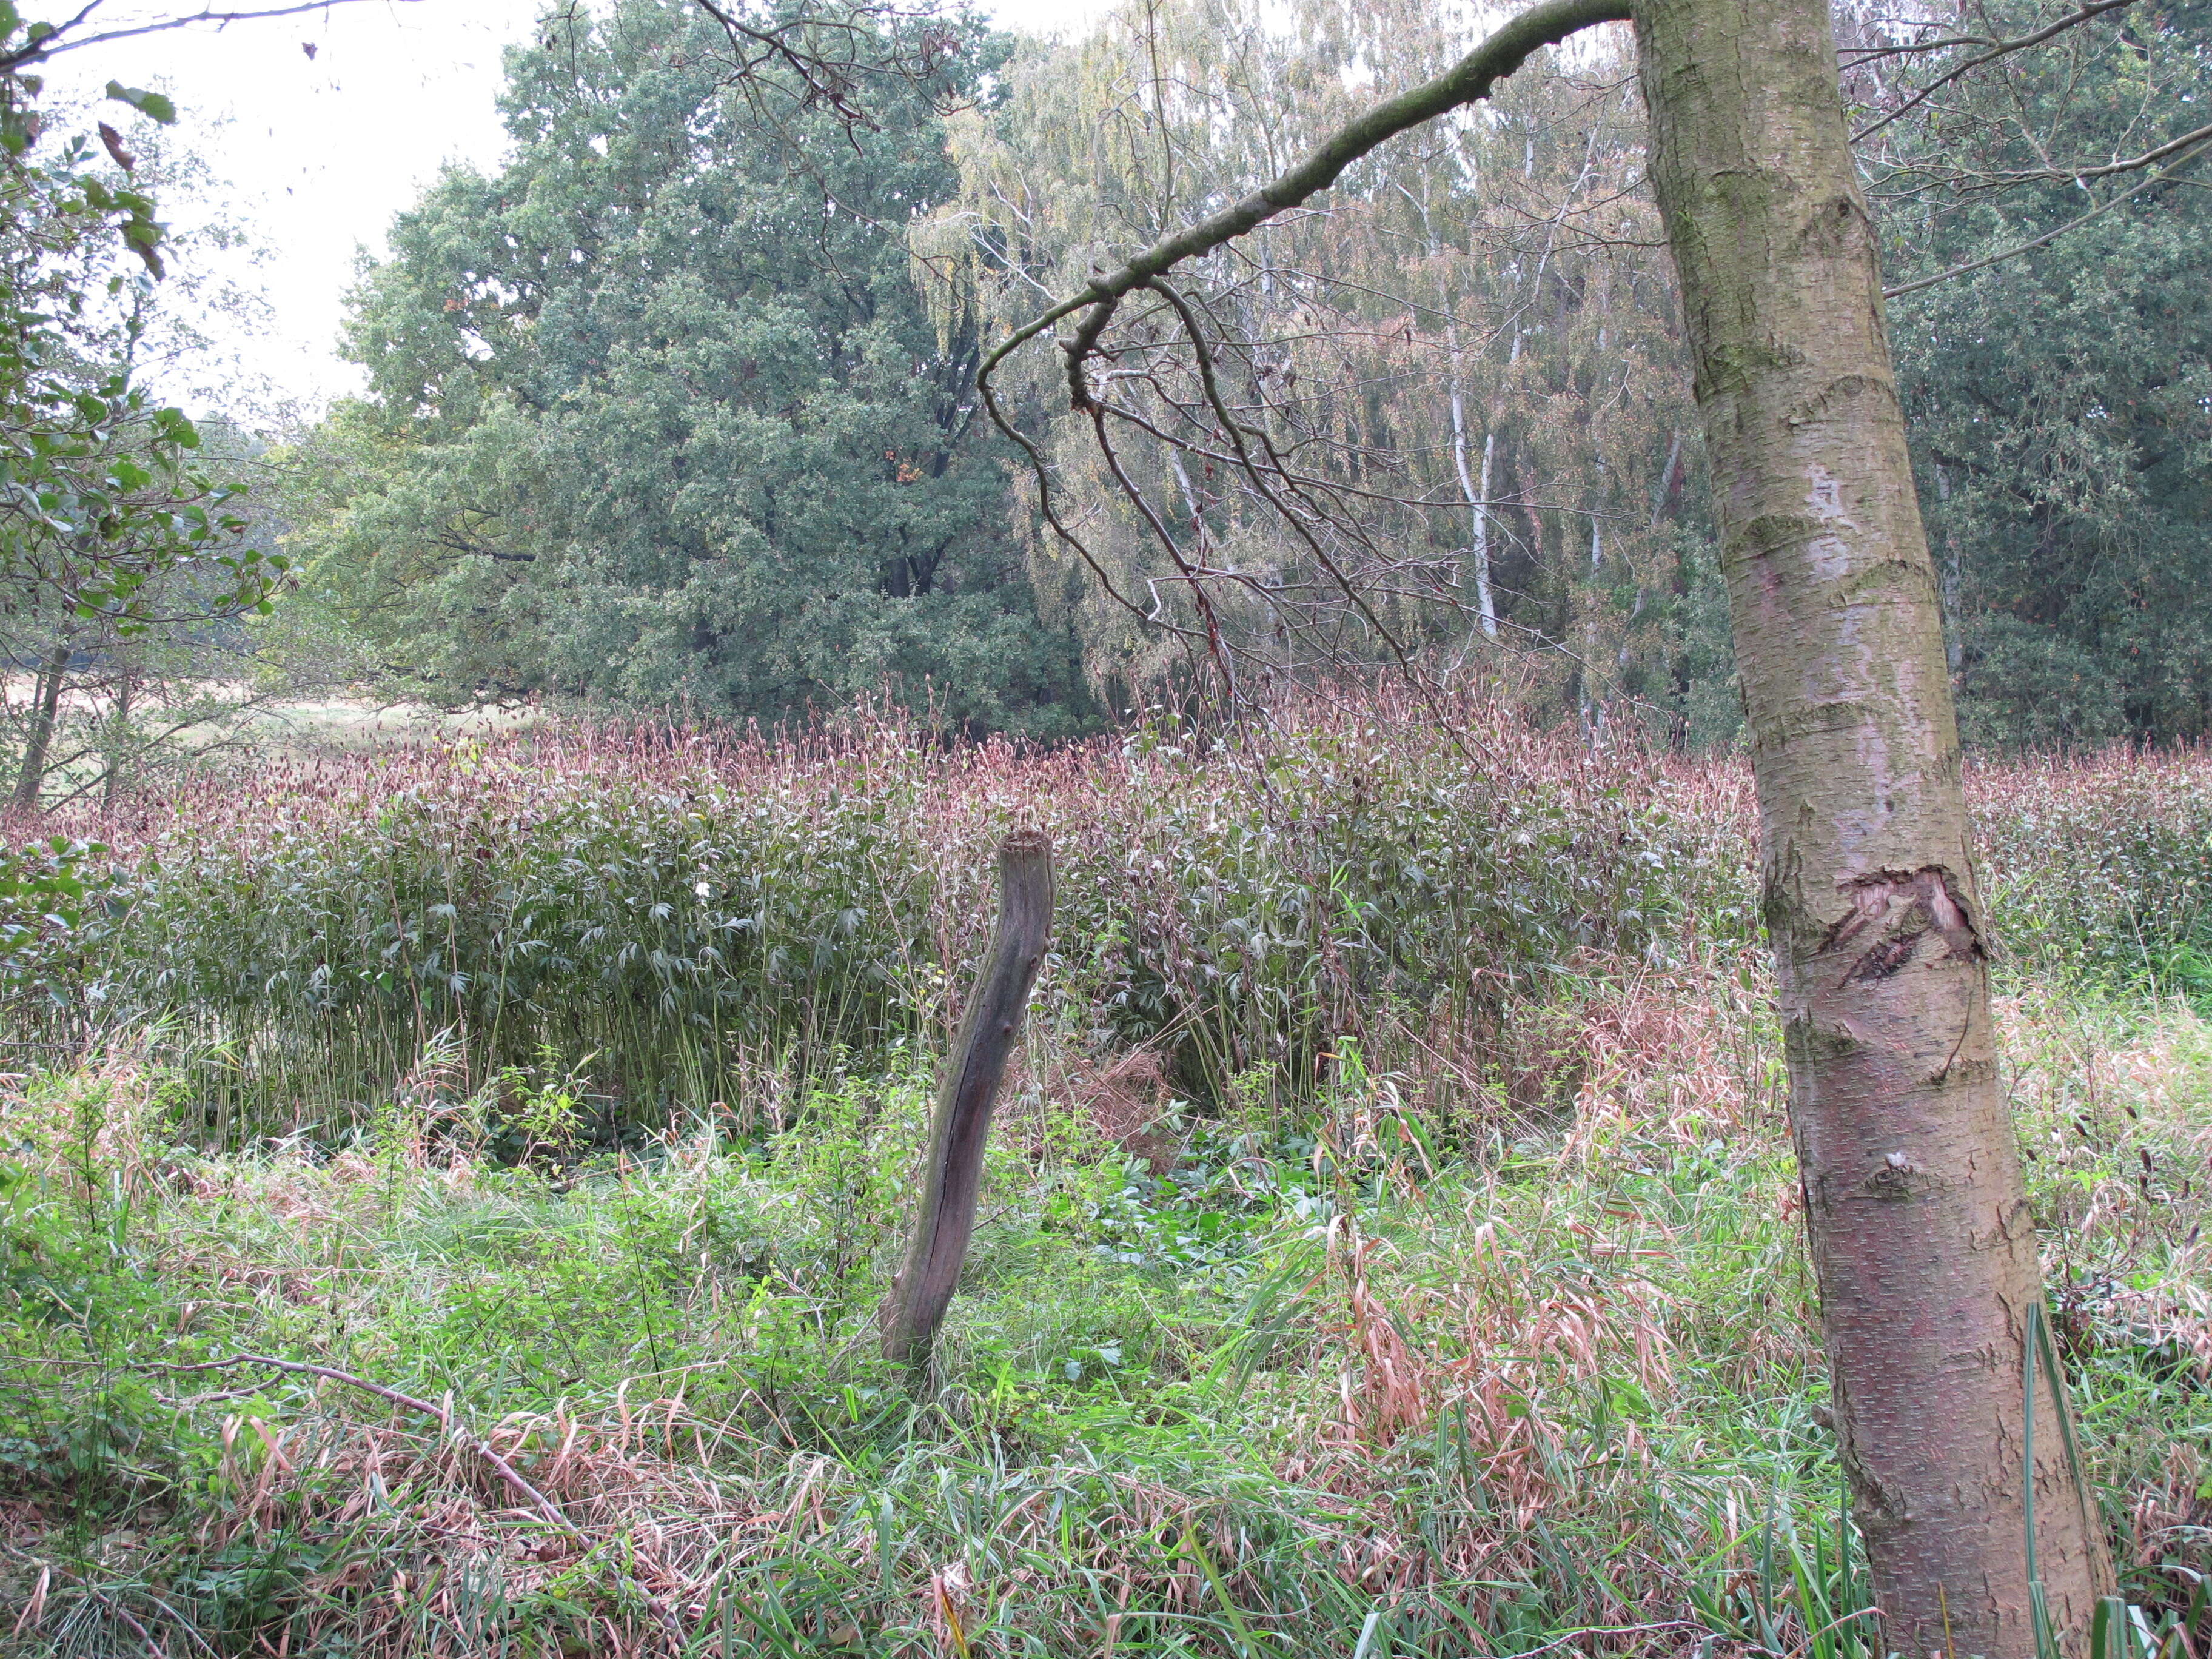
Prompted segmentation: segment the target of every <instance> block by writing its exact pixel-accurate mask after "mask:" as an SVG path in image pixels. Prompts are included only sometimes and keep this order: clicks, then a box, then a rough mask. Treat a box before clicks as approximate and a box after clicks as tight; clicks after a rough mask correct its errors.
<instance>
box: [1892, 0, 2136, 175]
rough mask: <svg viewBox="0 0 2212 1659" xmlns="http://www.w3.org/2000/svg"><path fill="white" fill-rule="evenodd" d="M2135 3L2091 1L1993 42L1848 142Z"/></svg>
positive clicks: (2109, 0) (2128, 1) (2116, 0)
mask: <svg viewBox="0 0 2212 1659" xmlns="http://www.w3.org/2000/svg"><path fill="white" fill-rule="evenodd" d="M2134 3H2135V0H2090V3H2089V4H2087V5H2085V6H2083V7H2082V8H2081V9H2080V10H2079V11H2072V12H2069V13H2067V15H2065V16H2063V17H2062V18H2060V19H2059V20H2058V21H2057V22H2055V23H2050V24H2046V25H2045V27H2042V28H2039V29H2036V30H2034V31H2033V32H2032V33H2027V34H2023V35H2020V36H2018V37H2016V38H2015V39H2014V40H1999V41H1996V42H1995V43H1994V44H1992V45H1991V46H1990V48H1989V50H1987V51H1986V52H1980V53H1978V54H1977V55H1976V56H1974V57H1972V58H1968V59H1967V60H1966V62H1965V63H1963V64H1959V65H1957V66H1956V67H1955V68H1954V69H1950V70H1946V71H1945V72H1944V73H1943V74H1942V75H1940V76H1937V77H1936V79H1935V80H1933V81H1931V82H1929V83H1928V84H1927V85H1926V86H1924V87H1923V88H1920V90H1919V91H1918V92H1916V93H1914V94H1912V96H1911V97H1910V98H1908V99H1906V100H1905V101H1904V102H1903V103H1901V104H1899V106H1897V107H1896V108H1895V109H1893V110H1892V111H1890V112H1889V113H1888V114H1887V115H1885V116H1883V117H1882V118H1881V119H1880V120H1879V121H1874V122H1870V123H1869V124H1868V125H1865V126H1863V127H1861V128H1860V129H1859V130H1858V131H1857V132H1855V133H1853V134H1852V135H1851V142H1852V143H1855V144H1856V143H1863V142H1864V141H1865V140H1866V139H1869V138H1871V137H1874V135H1875V134H1876V133H1877V132H1880V131H1881V130H1882V129H1883V128H1884V127H1886V126H1888V125H1890V124H1891V123H1893V122H1894V121H1899V120H1902V119H1903V118H1905V116H1906V115H1908V114H1910V113H1911V112H1912V111H1914V110H1916V109H1917V108H1919V106H1921V105H1923V104H1924V103H1926V102H1927V101H1928V100H1929V99H1930V98H1932V97H1934V96H1935V95H1936V94H1937V93H1939V92H1941V91H1942V89H1943V88H1945V87H1948V86H1949V85H1950V84H1951V83H1952V82H1954V81H1956V80H1959V79H1960V78H1961V77H1962V76H1968V75H1972V73H1973V72H1974V71H1975V70H1978V69H1979V68H1981V67H1982V66H1983V65H1984V64H1989V63H1993V62H1995V61H1996V59H1997V58H2004V57H2008V56H2009V55H2010V54H2011V53H2013V52H2025V51H2026V50H2027V48H2028V47H2030V46H2041V45H2042V44H2043V43H2044V42H2045V40H2050V39H2051V37H2052V36H2053V35H2057V34H2063V33H2065V32H2066V31H2067V30H2068V29H2070V28H2075V27H2079V26H2080V25H2081V24H2083V23H2086V22H2088V21H2091V20H2092V19H2093V18H2097V17H2101V16H2103V15H2105V14H2106V12H2108V11H2118V9H2120V8H2121V7H2123V6H2127V5H2132V4H2134ZM1880 55H1881V54H1880V53H1879V52H1869V53H1868V54H1867V55H1866V56H1865V57H1864V58H1859V59H1857V60H1856V63H1854V64H1851V65H1850V66H1849V67H1854V68H1855V67H1857V64H1863V63H1870V62H1872V61H1873V60H1874V58H1876V57H1878V56H1880Z"/></svg>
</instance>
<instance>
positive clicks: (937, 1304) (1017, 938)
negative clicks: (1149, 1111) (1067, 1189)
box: [878, 829, 1052, 1376]
mask: <svg viewBox="0 0 2212 1659" xmlns="http://www.w3.org/2000/svg"><path fill="white" fill-rule="evenodd" d="M1051 929H1052V842H1051V841H1050V840H1049V839H1048V838H1047V837H1046V836H1045V835H1044V833H1043V832H1042V830H1037V829H1017V830H1016V831H1015V832H1014V833H1013V834H1012V835H1011V836H1007V837H1006V842H1005V844H1004V845H1003V846H1001V847H1000V848H999V923H998V926H997V927H996V928H994V930H993V931H992V934H991V949H990V952H989V954H988V955H987V957H985V958H984V962H983V970H982V972H981V973H980V974H979V975H976V979H975V991H974V993H973V994H971V995H970V996H969V1000H968V1011H967V1012H966V1013H965V1014H964V1015H963V1017H962V1018H961V1021H960V1034H959V1036H957V1037H955V1038H954V1039H953V1042H952V1051H951V1054H947V1055H946V1056H945V1073H944V1077H943V1079H942V1081H941V1082H940V1083H939V1085H938V1091H937V1109H936V1111H935V1113H934V1114H933V1117H932V1120H931V1122H930V1129H929V1152H928V1156H927V1158H926V1159H925V1161H924V1163H923V1166H922V1170H921V1206H920V1207H919V1208H918V1209H917V1211H916V1212H915V1218H914V1237H913V1238H912V1239H911V1240H910V1241H909V1242H908V1245H907V1252H906V1261H905V1264H904V1265H903V1266H902V1267H900V1268H899V1273H898V1277H897V1278H896V1279H894V1280H893V1281H892V1282H891V1291H890V1295H889V1296H887V1297H884V1305H883V1311H882V1312H881V1314H880V1315H878V1319H879V1321H880V1322H881V1324H882V1327H883V1334H884V1358H886V1359H888V1360H890V1362H891V1363H892V1364H895V1365H904V1366H906V1367H907V1368H908V1370H910V1371H912V1372H914V1373H915V1375H916V1376H921V1375H924V1374H926V1373H927V1370H928V1369H929V1362H930V1358H931V1355H932V1354H933V1352H934V1350H935V1348H936V1344H937V1328H938V1325H939V1323H940V1322H942V1321H943V1320H944V1318H945V1309H946V1308H947V1307H948V1306H949V1305H951V1301H952V1291H953V1287H954V1286H955V1285H957V1284H958V1283H959V1282H960V1267H961V1263H962V1262H963V1261H966V1260H967V1256H968V1241H969V1237H970V1236H971V1235H972V1234H973V1233H974V1232H975V1195H976V1192H977V1190H978V1189H979V1188H981V1184H982V1179H983V1146H984V1142H985V1140H986V1139H987V1138H988V1136H989V1134H990V1133H991V1108H992V1107H993V1105H994V1104H995V1103H996V1102H997V1100H998V1097H999V1081H1000V1078H1002V1077H1003V1076H1004V1075H1005V1074H1006V1056H1007V1055H1008V1054H1011V1053H1012V1052H1013V1047H1014V1039H1015V1038H1016V1037H1017V1036H1019V1035H1020V1033H1021V1029H1022V1011H1023V1010H1024V1008H1025V1007H1027V1006H1028V1005H1029V1000H1030V987H1032V986H1033V985H1035V984H1036V976H1037V969H1038V968H1039V967H1041V966H1042V964H1043V962H1044V946H1045V938H1046V935H1047V934H1048V933H1050V932H1051Z"/></svg>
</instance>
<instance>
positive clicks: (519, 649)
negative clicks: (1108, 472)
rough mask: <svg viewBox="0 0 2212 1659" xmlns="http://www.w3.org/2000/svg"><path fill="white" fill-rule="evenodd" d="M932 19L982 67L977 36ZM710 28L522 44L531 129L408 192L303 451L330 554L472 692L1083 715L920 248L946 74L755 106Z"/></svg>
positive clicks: (320, 564) (394, 654) (524, 115)
mask: <svg viewBox="0 0 2212 1659" xmlns="http://www.w3.org/2000/svg"><path fill="white" fill-rule="evenodd" d="M859 27H870V26H867V25H860V26H859ZM887 27H888V26H887ZM902 27H903V26H902ZM930 27H936V28H938V29H939V31H940V32H941V33H942V34H943V37H944V38H943V41H942V48H943V49H942V51H941V52H940V53H939V62H940V63H941V64H943V65H944V66H945V68H944V72H945V74H947V75H949V76H952V77H953V81H954V84H955V89H957V88H960V87H966V88H973V87H975V85H976V84H978V77H979V76H981V74H982V73H983V71H984V70H985V69H986V68H987V64H988V63H989V62H990V61H991V58H992V55H993V52H994V50H995V49H994V47H993V46H991V44H990V41H989V40H988V38H987V37H986V36H985V35H983V34H982V33H981V32H979V31H977V30H975V29H974V28H972V27H969V26H967V25H964V24H963V25H954V24H951V23H935V24H932V25H931V26H930ZM719 43H720V30H719V29H718V27H716V26H715V25H714V23H713V22H712V21H710V20H708V19H707V18H706V17H704V16H702V15H700V14H699V12H698V10H697V9H696V8H695V7H693V6H691V5H690V4H688V3H681V4H680V3H676V0H626V3H623V4H621V5H618V6H616V7H613V8H611V9H609V10H608V11H607V13H606V15H605V16H604V17H603V18H601V19H599V20H598V21H596V22H586V21H582V20H580V19H575V20H572V21H570V22H569V23H567V24H563V25H561V26H559V27H549V30H548V33H547V35H546V39H545V40H544V42H543V43H541V44H540V45H538V46H532V47H530V48H527V49H525V50H523V51H521V52H518V53H517V54H516V55H515V57H514V58H513V60H512V61H511V64H510V68H509V87H508V93H507V103H506V110H507V123H508V127H509V130H510V131H511V132H512V133H513V137H514V141H515V150H514V154H513V159H512V160H511V161H509V162H508V163H507V166H506V167H505V168H504V169H503V170H502V171H501V173H499V174H498V175H496V176H495V177H490V178H484V177H479V176H477V175H474V174H471V173H453V174H450V175H449V176H447V178H446V179H444V180H443V181H442V182H441V184H439V185H437V186H436V187H435V189H433V190H432V191H430V192H429V193H428V195H427V196H426V197H424V199H423V200H422V203H421V204H419V205H418V206H417V207H416V208H415V209H414V210H411V211H410V212H409V213H407V214H405V215H403V216H401V218H400V219H399V221H398V224H397V225H396V226H395V228H394V230H393V239H392V240H393V249H394V252H393V257H392V259H391V260H390V261H389V262H387V263H386V264H383V265H380V266H379V267H377V268H375V269H374V270H371V271H369V272H368V275H367V276H366V277H365V278H364V280H363V282H362V286H361V288H360V289H359V291H358V293H357V295H356V309H355V317H354V321H353V323H352V325H351V332H350V339H351V349H352V351H353V353H354V355H355V356H356V357H357V358H358V360H359V361H360V362H362V364H363V365H364V366H365V367H366V368H367V369H368V374H369V380H370V386H371V392H370V395H369V397H368V399H367V400H366V401H364V402H362V403H360V404H353V405H350V406H348V407H343V408H342V409H341V410H338V411H337V413H336V414H335V415H334V416H333V417H332V419H331V422H329V423H328V424H327V425H326V427H325V428H324V429H323V431H322V432H321V433H320V434H319V435H318V436H317V438H316V439H315V440H314V441H313V443H312V444H311V445H310V446H309V447H307V449H306V450H305V451H303V453H302V460H303V465H304V477H303V482H302V485H301V492H300V494H301V509H300V510H301V519H302V524H303V529H302V532H301V543H302V545H303V546H304V547H305V548H306V550H307V552H308V554H309V556H310V557H311V558H312V559H313V562H314V565H315V569H316V573H317V580H318V582H319V584H321V585H322V591H324V592H326V593H327V594H328V595H330V596H331V599H332V601H333V602H334V603H336V604H337V605H340V606H341V607H342V608H343V609H344V611H346V613H347V614H348V615H349V616H350V617H353V618H354V619H355V621H356V625H357V626H358V627H359V628H360V629H363V630H365V631H366V632H367V634H368V636H369V637H370V638H371V640H372V641H374V646H375V648H376V649H377V651H378V652H379V653H380V655H381V657H382V658H383V659H385V660H386V661H387V662H390V663H392V665H394V675H395V678H396V679H397V681H398V683H399V684H403V685H404V686H406V687H408V688H410V689H411V690H417V691H419V692H422V693H424V694H427V695H429V696H435V697H437V698H440V699H441V700H445V701H449V702H465V701H468V700H470V699H471V698H477V697H488V698H499V697H512V696H520V695H523V694H526V693H533V692H546V693H554V694H560V695H566V696H580V697H587V698H595V699H600V700H606V701H612V702H617V703H623V704H631V705H645V706H648V707H659V708H665V707H668V706H671V705H674V704H678V703H681V704H687V705H689V706H691V707H695V708H702V709H704V710H708V711H712V712H714V713H718V714H736V715H754V714H757V715H761V716H763V717H774V716H779V715H782V714H786V713H787V712H790V711H793V710H797V709H800V708H805V707H806V706H807V705H809V704H813V705H815V706H817V707H835V706H838V705H842V704H843V703H845V702H849V701H851V700H852V699H853V698H854V697H855V696H868V695H871V694H872V693H874V692H876V691H877V690H879V689H880V688H881V687H882V686H883V685H884V684H885V683H886V682H889V683H892V684H896V685H897V686H899V687H900V688H901V694H902V696H904V697H905V698H906V699H907V700H908V701H909V702H912V703H913V704H914V705H915V707H917V708H920V707H923V706H925V705H927V706H928V707H929V708H930V709H931V711H932V715H933V719H935V720H938V721H939V722H940V723H943V724H945V725H951V726H972V727H976V728H982V729H994V730H1006V729H1011V730H1016V731H1021V732H1030V733H1035V734H1038V735H1061V734H1065V733H1066V732H1070V731H1072V730H1074V729H1077V728H1078V727H1079V726H1080V725H1081V724H1082V723H1083V722H1084V720H1085V708H1084V704H1083V699H1082V696H1081V694H1080V688H1079V684H1078V683H1077V681H1076V679H1075V678H1074V673H1073V651H1072V648H1071V647H1070V645H1069V643H1068V641H1067V640H1066V637H1065V635H1064V634H1056V633H1055V632H1054V630H1051V629H1047V628H1045V627H1043V626H1042V624H1041V623H1039V621H1038V619H1037V617H1036V611H1035V607H1034V605H1033V603H1032V601H1031V599H1030V591H1029V585H1028V581H1027V579H1026V576H1025V574H1024V571H1023V568H1022V562H1021V556H1020V552H1019V549H1018V544H1017V543H1016V541H1015V539H1014V538H1013V536H1012V532H1011V529H1010V526H1008V524H1007V522H1006V481H1005V475H1004V472H1003V471H1002V469H1001V466H1000V461H999V459H998V457H997V454H996V453H995V451H994V450H993V448H992V447H990V446H989V445H987V444H986V443H984V442H982V441H981V435H980V434H979V433H978V431H977V429H976V428H977V425H978V410H977V407H976V402H975V392H974V389H973V387H972V386H971V385H970V384H969V382H970V381H971V380H972V378H973V376H974V373H975V363H976V359H977V336H976V334H975V331H974V329H973V328H969V329H967V330H965V331H958V332H956V333H954V334H952V335H951V336H941V335H940V333H939V331H938V329H937V328H936V327H935V326H934V325H933V324H932V322H931V321H930V319H928V318H927V316H926V315H925V314H924V313H923V310H922V307H921V301H920V299H919V296H918V295H916V293H915V289H914V285H913V283H912V282H911V280H910V279H909V276H908V270H907V252H906V246H905V242H904V239H903V234H902V232H903V228H904V225H905V223H906V222H907V221H908V219H909V218H910V217H912V216H914V215H915V214H916V213H917V212H920V211H921V210H924V209H925V208H926V207H927V205H928V204H931V203H932V202H933V201H935V200H938V199H941V198H942V197H943V196H944V195H945V193H946V192H947V191H949V190H950V188H951V164H950V162H949V161H947V160H946V158H945V154H944V139H943V135H942V132H941V130H940V128H939V123H938V120H937V117H936V115H935V113H934V111H933V106H932V103H931V101H930V100H929V98H928V97H927V96H926V95H925V93H926V90H927V89H925V88H914V87H910V86H907V85H905V84H904V83H902V82H886V83H885V85H884V88H882V90H881V96H880V99H879V100H876V101H873V102H872V106H871V107H872V115H873V118H874V121H875V125H874V126H873V127H872V128H871V129H868V130H865V131H855V132H854V134H853V135H852V137H851V139H850V141H849V142H848V140H847V138H846V137H844V136H843V134H842V129H841V127H840V126H839V125H838V124H837V122H836V120H835V119H834V118H833V117H832V116H831V115H830V114H829V113H828V112H817V113H816V114H811V115H805V116H801V117H798V118H794V121H795V125H773V126H771V125H763V124H762V122H761V121H760V119H759V118H758V115H757V111H756V110H755V108H754V106H753V105H752V104H751V103H750V101H749V100H747V98H746V96H745V95H744V92H743V91H742V90H741V89H737V88H732V87H731V86H730V85H729V84H728V82H727V77H726V74H725V70H724V66H723V63H722V56H721V48H720V44H719ZM401 665H404V666H401Z"/></svg>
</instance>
